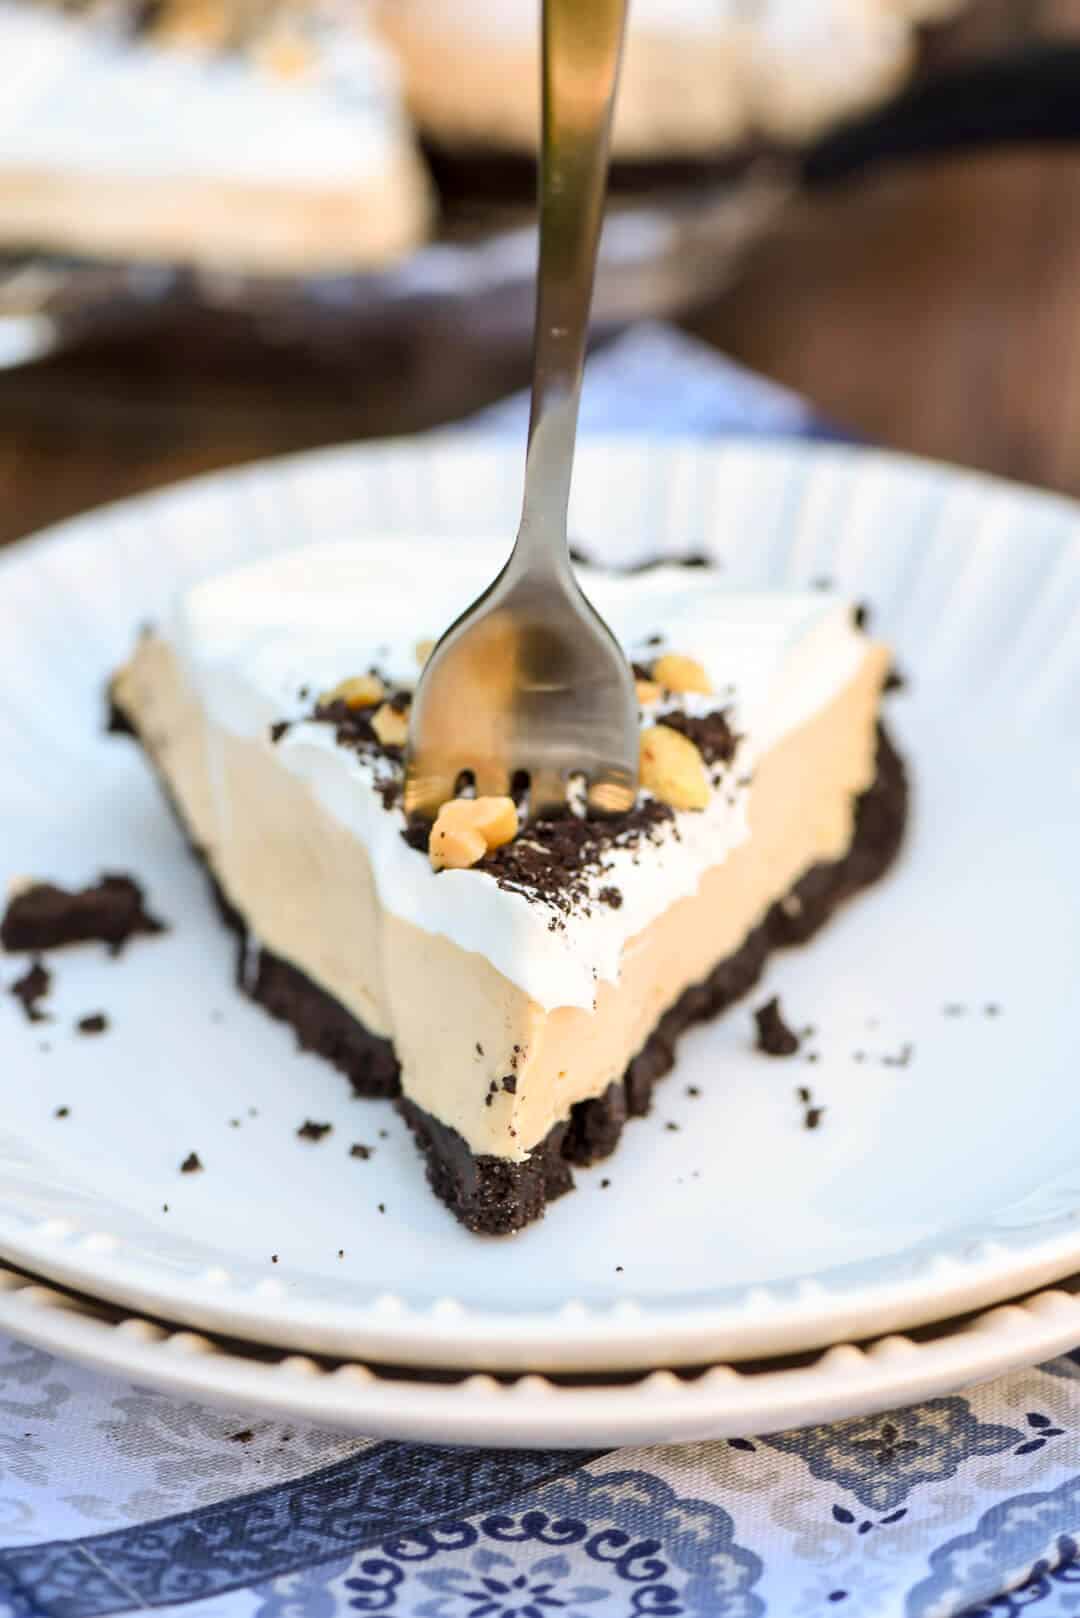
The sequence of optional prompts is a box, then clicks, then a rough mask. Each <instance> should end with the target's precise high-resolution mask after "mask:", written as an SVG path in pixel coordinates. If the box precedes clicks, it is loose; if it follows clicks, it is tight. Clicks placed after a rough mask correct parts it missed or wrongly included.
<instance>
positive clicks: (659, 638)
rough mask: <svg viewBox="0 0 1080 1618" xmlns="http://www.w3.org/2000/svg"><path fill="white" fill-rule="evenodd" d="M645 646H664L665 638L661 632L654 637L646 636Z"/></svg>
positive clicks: (657, 632)
mask: <svg viewBox="0 0 1080 1618" xmlns="http://www.w3.org/2000/svg"><path fill="white" fill-rule="evenodd" d="M645 644H646V646H663V644H664V637H663V635H662V634H661V633H660V631H659V630H657V631H656V633H655V634H654V635H646V637H645Z"/></svg>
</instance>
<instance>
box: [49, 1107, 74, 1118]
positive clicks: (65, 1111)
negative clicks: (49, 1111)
mask: <svg viewBox="0 0 1080 1618" xmlns="http://www.w3.org/2000/svg"><path fill="white" fill-rule="evenodd" d="M53 1117H54V1118H70V1117H71V1108H70V1107H57V1109H56V1111H55V1112H54V1113H53Z"/></svg>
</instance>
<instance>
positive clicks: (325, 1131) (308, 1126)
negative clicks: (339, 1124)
mask: <svg viewBox="0 0 1080 1618" xmlns="http://www.w3.org/2000/svg"><path fill="white" fill-rule="evenodd" d="M333 1127H334V1126H333V1124H317V1123H315V1121H314V1120H313V1119H311V1118H308V1119H307V1121H306V1122H305V1123H302V1124H301V1125H300V1128H299V1129H298V1130H297V1131H296V1135H297V1139H298V1140H314V1141H319V1140H322V1139H323V1137H324V1136H325V1135H329V1133H330V1131H331V1130H332V1129H333Z"/></svg>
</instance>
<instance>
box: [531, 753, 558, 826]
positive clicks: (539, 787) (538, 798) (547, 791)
mask: <svg viewBox="0 0 1080 1618" xmlns="http://www.w3.org/2000/svg"><path fill="white" fill-rule="evenodd" d="M565 808H566V781H565V779H564V777H563V773H562V771H561V770H556V769H552V768H551V766H550V765H546V766H541V768H540V769H537V770H531V771H530V773H529V819H530V820H538V819H539V818H540V816H541V815H545V814H561V813H562V812H563V811H564V810H565Z"/></svg>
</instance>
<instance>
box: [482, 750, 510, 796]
mask: <svg viewBox="0 0 1080 1618" xmlns="http://www.w3.org/2000/svg"><path fill="white" fill-rule="evenodd" d="M473 776H474V778H475V780H476V796H477V797H478V798H508V797H509V796H510V771H509V770H508V769H507V768H506V767H505V765H503V764H500V763H499V761H498V759H485V760H484V762H483V763H482V764H477V765H476V767H475V769H474V770H473Z"/></svg>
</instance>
